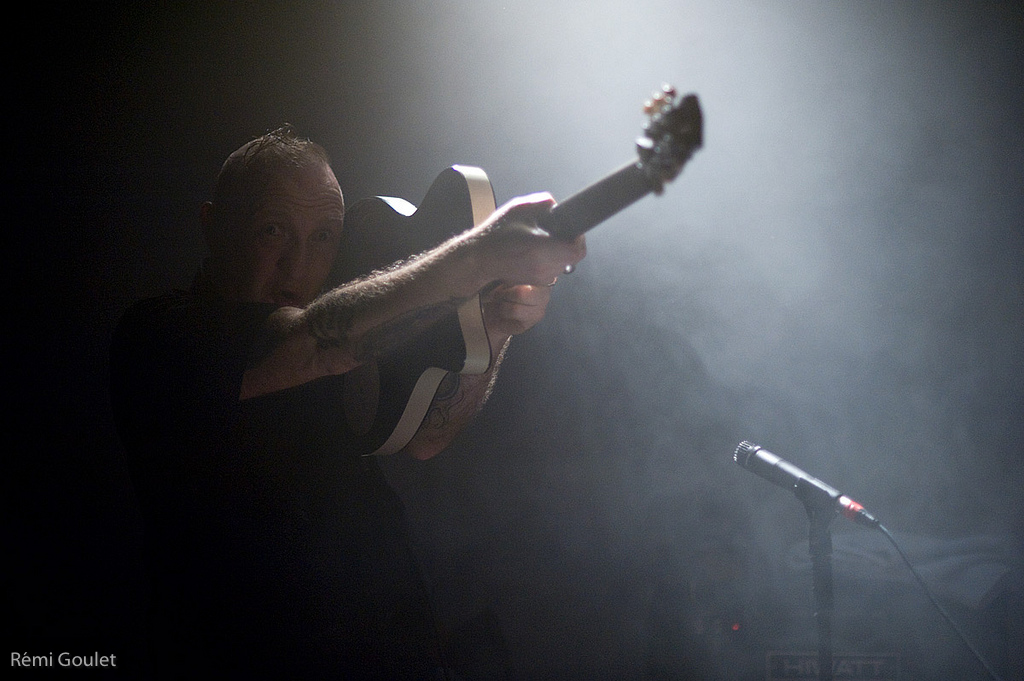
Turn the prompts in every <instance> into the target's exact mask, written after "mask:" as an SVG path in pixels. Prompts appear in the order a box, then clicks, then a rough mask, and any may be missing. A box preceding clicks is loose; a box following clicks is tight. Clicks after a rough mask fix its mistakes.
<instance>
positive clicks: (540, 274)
mask: <svg viewBox="0 0 1024 681" xmlns="http://www.w3.org/2000/svg"><path fill="white" fill-rule="evenodd" d="M552 204H553V201H552V199H551V198H550V196H547V195H533V196H528V197H523V198H520V199H516V200H513V201H511V202H509V203H508V204H506V205H505V206H503V207H502V208H500V209H498V210H497V211H496V212H495V213H494V215H492V216H491V217H490V219H488V220H487V221H486V222H485V223H484V224H482V225H480V226H478V227H475V228H473V229H470V230H468V231H466V232H464V233H462V234H459V235H458V236H456V237H454V238H452V239H450V240H448V241H446V242H445V243H443V244H441V245H440V246H438V247H436V248H433V249H431V250H429V251H427V252H425V253H422V254H419V255H417V256H416V257H413V258H410V259H409V260H408V261H406V262H404V263H401V264H396V265H394V266H391V267H387V268H384V269H382V270H381V271H378V272H376V273H374V274H371V275H369V276H366V277H363V278H360V279H358V280H356V281H354V282H349V283H346V284H343V285H341V286H340V287H337V288H334V289H331V290H327V291H323V292H322V291H321V289H322V288H323V287H324V285H325V282H326V281H327V279H328V275H329V273H330V271H331V268H332V264H333V262H334V260H335V257H336V256H337V254H338V253H337V252H338V248H339V238H340V236H341V232H342V229H343V221H344V212H345V205H344V200H343V197H342V192H341V189H340V187H339V185H338V182H337V179H336V178H335V176H334V173H333V171H332V170H331V168H330V164H329V161H328V158H327V155H326V154H325V153H324V151H323V150H322V149H321V148H320V147H319V146H317V145H315V144H313V143H311V142H309V141H307V140H303V139H299V138H297V137H296V136H295V135H294V134H292V133H291V132H290V131H289V130H287V129H282V130H278V131H275V132H273V133H270V134H268V135H265V136H263V137H261V138H259V139H257V140H254V141H252V142H250V143H248V144H246V145H244V146H243V147H241V148H240V149H239V150H238V151H236V152H235V153H233V154H231V156H230V157H229V158H228V159H227V161H226V162H225V164H224V166H223V168H222V169H221V172H220V174H219V175H218V178H217V183H216V185H215V188H214V194H213V199H212V201H211V202H209V203H206V204H204V205H203V206H202V209H201V223H202V227H203V233H204V236H205V239H206V241H207V244H208V246H209V251H210V257H209V258H208V259H207V261H206V263H205V264H204V268H203V270H202V271H201V272H200V274H199V276H198V277H197V279H196V282H195V285H194V286H193V288H192V289H191V290H190V291H179V292H174V293H171V294H168V295H166V296H162V297H160V298H157V299H153V300H148V301H143V302H141V303H139V304H137V305H135V306H133V308H132V309H131V310H129V311H128V313H127V314H126V315H125V317H124V319H123V320H122V322H121V324H120V326H119V329H118V332H117V334H116V336H115V340H114V344H113V351H112V395H113V399H114V405H115V413H116V417H117V420H118V427H119V431H120V433H121V437H122V439H123V441H124V443H125V446H126V450H127V452H128V455H129V457H130V461H131V465H132V468H133V475H134V480H135V483H136V487H137V490H138V493H139V498H140V501H141V505H142V509H143V514H144V519H145V521H146V531H147V555H148V557H149V559H150V561H149V562H150V565H151V568H152V574H153V584H154V596H153V600H154V604H155V608H154V610H155V618H154V624H153V626H154V631H153V633H154V637H153V638H154V659H155V666H156V671H157V672H158V673H159V674H160V675H163V676H166V677H167V678H180V677H182V676H184V675H186V674H187V675H193V674H195V673H196V671H197V670H201V671H212V672H214V673H220V674H221V675H222V676H226V677H228V678H236V677H238V678H242V677H246V678H253V677H263V678H301V679H312V678H327V677H330V678H433V674H434V673H435V672H436V670H437V669H438V667H440V666H442V664H443V662H442V660H441V659H440V657H439V655H438V649H439V646H438V643H437V640H436V636H435V633H434V627H433V623H432V621H431V613H430V604H429V600H428V598H427V594H426V592H425V589H424V586H423V584H422V581H421V579H420V576H419V574H418V572H417V568H416V564H415V561H414V559H413V556H412V553H411V550H410V548H409V543H408V538H407V536H406V530H405V527H404V521H403V517H402V508H401V503H400V502H399V500H398V498H397V496H396V495H395V494H394V492H393V491H392V490H390V489H389V488H388V486H387V484H386V482H385V480H384V478H383V475H382V474H381V471H380V469H379V467H378V465H377V462H376V461H374V460H373V459H372V458H369V457H364V456H361V453H362V452H359V451H355V450H354V445H353V443H354V442H355V441H356V438H355V436H354V434H353V432H352V429H351V428H350V427H349V425H348V424H349V419H347V418H346V417H345V416H343V414H352V413H360V411H367V410H368V411H369V412H370V413H372V411H373V409H374V408H375V404H360V402H364V403H365V402H373V401H374V400H375V399H376V398H375V397H374V396H373V391H372V390H367V389H366V386H365V385H362V383H363V379H362V378H360V377H361V376H362V375H363V374H364V373H365V372H363V371H361V370H360V369H361V368H365V367H367V366H371V365H372V364H373V363H374V362H376V361H377V360H378V359H380V358H382V357H383V356H385V355H387V353H388V352H389V351H391V350H393V349H395V348H398V347H401V346H403V344H405V343H408V342H410V341H412V340H414V339H415V338H416V337H417V336H419V335H420V334H422V333H424V332H425V330H427V329H429V328H430V327H431V325H432V324H433V323H434V322H436V321H437V320H439V319H441V318H443V317H444V316H446V315H449V314H451V312H452V310H454V309H455V307H456V306H457V305H458V304H459V303H460V302H461V301H463V300H466V299H468V298H470V297H471V296H473V295H475V294H477V293H478V292H481V291H486V295H485V296H484V298H483V305H484V319H485V322H486V325H487V336H488V340H489V342H490V344H491V347H492V350H493V353H492V355H493V356H494V357H496V358H497V359H496V361H495V362H494V363H493V366H492V367H491V368H490V370H489V371H488V372H487V374H485V375H483V376H472V377H467V376H463V377H459V376H457V375H451V376H450V377H449V379H448V380H447V381H446V382H445V390H444V391H439V393H438V397H436V398H435V403H434V404H433V405H432V408H433V410H434V415H433V416H432V417H431V418H427V419H424V423H423V425H422V426H421V427H420V429H419V431H418V432H417V433H416V435H415V436H414V437H413V438H412V441H410V442H409V444H408V445H407V446H406V448H405V449H406V451H407V452H408V453H409V454H411V455H412V456H415V457H417V458H420V459H426V458H429V457H432V456H434V455H436V454H437V453H439V452H440V451H441V450H443V449H444V448H445V447H446V446H447V445H448V444H449V442H450V441H451V439H452V438H453V437H454V436H455V435H456V434H457V433H458V432H459V430H460V429H461V428H462V427H464V426H465V425H466V423H468V421H469V419H470V418H471V417H472V415H473V414H474V413H475V412H476V411H477V410H478V409H479V407H480V406H481V405H482V403H483V401H484V400H485V399H486V396H487V393H488V390H489V386H490V384H491V382H492V381H493V379H494V372H495V371H496V370H497V364H498V362H499V361H500V356H501V353H502V351H503V349H504V348H505V346H506V344H507V342H508V341H509V339H510V337H511V336H512V335H515V334H517V333H521V332H523V331H525V330H527V329H529V328H531V327H532V326H534V325H535V324H536V323H537V322H539V321H540V320H541V319H542V318H543V316H544V313H545V309H546V306H547V303H548V300H549V297H550V285H551V284H552V283H553V282H554V281H555V280H556V278H557V277H558V276H559V275H560V274H562V273H564V272H566V271H569V270H571V268H572V266H574V265H575V264H576V263H577V262H578V261H579V260H580V259H581V258H582V257H583V256H584V254H585V245H584V242H583V240H582V239H578V240H576V241H573V242H564V241H559V240H556V239H553V238H550V237H549V236H548V235H547V234H545V233H543V232H542V231H541V230H539V229H537V228H536V220H537V218H538V217H539V216H540V215H542V214H543V213H545V212H546V211H549V210H550V208H551V206H552ZM495 284H496V285H495ZM442 393H443V394H442Z"/></svg>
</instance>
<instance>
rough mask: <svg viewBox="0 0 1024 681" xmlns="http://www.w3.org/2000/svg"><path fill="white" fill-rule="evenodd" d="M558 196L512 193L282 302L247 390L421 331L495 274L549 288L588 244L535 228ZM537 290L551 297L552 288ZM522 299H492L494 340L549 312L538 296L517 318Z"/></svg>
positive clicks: (274, 385) (299, 378)
mask: <svg viewBox="0 0 1024 681" xmlns="http://www.w3.org/2000/svg"><path fill="white" fill-rule="evenodd" d="M552 205H553V200H552V199H551V197H550V196H548V195H546V194H542V195H531V196H527V197H521V198H519V199H515V200H513V201H511V202H509V203H508V204H506V205H504V206H502V208H500V209H499V210H497V211H495V213H494V215H492V216H491V218H489V219H488V220H487V221H486V222H484V223H483V224H481V225H480V226H478V227H475V228H473V229H471V230H468V231H467V232H464V233H463V234H460V235H458V236H456V237H453V238H452V239H450V240H449V241H447V242H445V243H444V244H442V245H440V246H438V247H437V248H435V249H433V250H431V251H428V252H426V253H424V254H422V255H420V256H417V257H415V258H413V259H411V260H410V261H409V262H407V263H404V264H402V265H400V266H397V267H394V268H392V269H390V270H388V271H384V272H378V273H375V274H373V275H370V276H368V277H366V278H363V279H361V280H358V281H356V282H353V283H350V284H346V285H344V286H342V287H339V288H337V289H334V290H332V291H329V292H327V293H326V294H324V295H322V296H320V297H319V298H318V299H316V300H315V301H313V303H311V304H310V305H309V306H308V307H306V308H304V309H299V308H281V309H280V310H278V311H277V312H276V313H275V314H274V315H273V316H272V319H271V323H272V324H274V325H275V331H276V332H277V334H278V338H279V341H278V342H277V344H276V345H275V346H274V348H273V350H272V351H271V352H270V353H269V354H268V355H267V356H266V357H264V358H262V359H261V360H260V361H258V362H257V363H256V364H255V365H254V366H253V367H251V368H250V369H249V370H248V371H247V372H246V374H245V377H244V379H243V384H242V391H241V397H242V398H243V399H245V398H248V397H255V396H258V395H262V394H265V393H269V392H274V391H277V390H282V389H284V388H288V387H291V386H294V385H299V384H302V383H305V382H308V381H311V380H314V379H316V378H319V377H321V376H326V375H331V374H342V373H347V372H349V371H351V370H353V369H355V368H356V367H358V366H360V365H362V364H364V363H366V362H368V361H370V360H372V359H374V358H376V357H379V356H381V355H383V354H385V353H386V352H387V351H388V350H389V349H390V348H393V347H395V346H397V345H399V344H401V343H404V342H405V341H407V340H409V339H411V338H413V337H415V336H416V335H418V334H419V333H421V332H422V331H423V330H424V329H425V328H427V327H428V326H429V325H430V324H432V323H434V322H435V321H436V320H437V319H440V318H441V317H443V316H445V315H447V314H449V313H450V312H451V311H452V310H453V309H455V308H456V307H457V306H458V305H459V304H460V303H461V302H463V301H465V300H467V299H468V298H470V297H471V296H473V295H474V294H476V293H477V292H479V291H481V290H482V289H484V288H485V287H487V286H488V285H490V284H491V283H493V282H500V283H501V285H500V286H499V287H498V288H496V289H494V291H492V294H494V295H499V294H500V293H502V292H504V294H506V295H508V294H509V292H510V291H511V292H514V291H519V292H527V291H536V290H539V289H541V288H543V289H546V288H547V284H549V283H550V282H552V281H553V280H554V279H555V277H556V276H557V275H558V274H559V273H561V272H562V271H564V268H565V266H566V265H570V264H575V263H576V262H578V261H579V260H580V259H581V258H582V257H583V256H584V254H585V244H584V242H583V240H582V239H577V240H575V241H571V242H566V241H560V240H557V239H554V238H551V237H550V236H549V235H547V234H546V233H544V232H543V231H541V230H539V229H537V228H536V220H537V218H538V217H539V216H540V215H542V214H544V213H546V212H547V211H549V210H550V208H551V206H552ZM524 287H525V288H524ZM538 295H539V296H540V297H541V298H543V304H544V305H546V300H547V295H548V293H547V292H546V291H544V292H541V293H540V294H538ZM512 297H513V298H515V296H514V295H513V296H512ZM527 298H529V296H527ZM534 302H536V301H534ZM516 306H519V308H521V309H527V310H528V309H529V307H530V306H528V305H526V304H525V303H521V302H520V303H517V302H516V301H515V300H512V299H508V298H505V299H498V298H495V299H494V300H493V302H491V303H488V306H487V307H486V308H485V311H486V316H487V317H488V318H489V319H490V323H491V326H489V327H488V335H489V338H490V340H491V343H492V348H493V347H495V346H498V348H497V349H499V350H500V348H501V347H503V346H504V344H505V342H507V339H508V337H509V336H510V335H512V334H513V333H517V332H519V331H521V330H524V329H525V328H529V327H530V326H532V325H533V324H535V323H536V322H537V321H539V318H540V317H542V316H543V306H540V307H539V309H534V310H532V313H533V316H532V317H531V316H530V315H526V316H525V317H523V318H521V319H516V315H515V314H511V315H510V314H508V313H507V312H508V310H509V309H510V308H511V309H515V307H516ZM533 307H534V308H536V307H537V306H536V305H534V306H533ZM500 310H505V312H500ZM538 312H539V316H538V315H537V314H536V313H538ZM520 316H522V315H520ZM479 378H480V380H481V381H484V380H485V381H486V382H485V383H484V384H483V385H482V386H481V385H473V386H472V389H471V391H470V392H471V394H472V395H477V394H479V395H481V396H486V392H487V384H488V383H489V381H490V380H492V379H493V376H490V377H486V379H485V377H479ZM466 380H468V379H467V377H462V379H460V381H466ZM469 382H470V383H476V382H477V381H473V380H471V381H469ZM460 389H461V390H462V391H463V394H464V395H465V394H466V393H465V391H466V390H468V389H470V386H462V385H461V382H460ZM472 401H473V400H469V399H465V400H463V401H462V402H460V404H462V403H463V402H464V403H466V405H467V406H468V404H469V403H470V402H472ZM476 404H479V400H477V401H476ZM472 411H473V412H475V407H474V408H473V409H472Z"/></svg>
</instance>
